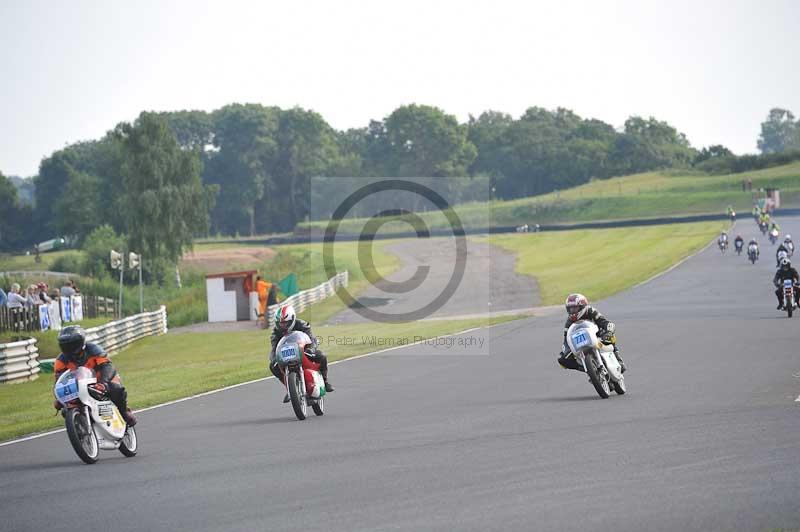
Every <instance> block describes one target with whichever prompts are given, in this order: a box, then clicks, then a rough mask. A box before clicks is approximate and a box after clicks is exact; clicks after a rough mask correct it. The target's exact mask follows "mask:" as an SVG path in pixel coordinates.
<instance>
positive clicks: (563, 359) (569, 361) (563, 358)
mask: <svg viewBox="0 0 800 532" xmlns="http://www.w3.org/2000/svg"><path fill="white" fill-rule="evenodd" d="M558 365H559V366H561V367H562V368H564V369H574V370H576V371H583V368H582V367H581V365H580V364H579V363H578V361H577V360H575V357H572V356H569V355H568V354H565V353H559V355H558Z"/></svg>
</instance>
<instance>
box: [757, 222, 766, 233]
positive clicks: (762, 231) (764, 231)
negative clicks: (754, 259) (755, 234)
mask: <svg viewBox="0 0 800 532" xmlns="http://www.w3.org/2000/svg"><path fill="white" fill-rule="evenodd" d="M758 228H759V229H761V234H762V235H766V234H767V231H769V225H767V222H761V223H760V224H759V226H758Z"/></svg>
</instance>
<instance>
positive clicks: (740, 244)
mask: <svg viewBox="0 0 800 532" xmlns="http://www.w3.org/2000/svg"><path fill="white" fill-rule="evenodd" d="M733 247H734V249H735V250H736V254H737V255H741V254H742V248H743V247H744V241H742V240H737V241H735V242H734V243H733Z"/></svg>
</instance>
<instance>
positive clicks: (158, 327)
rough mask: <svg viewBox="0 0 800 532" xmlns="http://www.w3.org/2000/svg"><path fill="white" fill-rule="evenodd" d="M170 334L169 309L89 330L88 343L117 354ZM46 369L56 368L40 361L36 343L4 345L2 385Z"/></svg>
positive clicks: (0, 361) (0, 366)
mask: <svg viewBox="0 0 800 532" xmlns="http://www.w3.org/2000/svg"><path fill="white" fill-rule="evenodd" d="M166 332H167V309H166V307H163V306H162V307H161V308H160V309H158V310H156V311H153V312H145V313H143V314H136V315H135V316H129V317H127V318H124V319H121V320H117V321H112V322H111V323H107V324H105V325H100V326H98V327H92V328H90V329H86V341H87V342H94V343H96V344H98V345H99V346H100V347H102V348H103V349H104V350H105V351H106V353H108V354H112V353H116V352H117V351H119V350H120V349H122V348H123V347H125V346H127V345H129V344H131V343H133V342H134V341H136V340H139V339H140V338H144V337H146V336H155V335H158V334H164V333H166ZM40 362H41V364H42V366H44V367H46V368H48V369H49V368H52V363H53V359H48V360H42V361H40V360H39V349H38V348H37V347H36V339H34V338H31V339H28V340H23V341H20V342H14V343H11V344H0V383H3V382H23V381H26V380H33V379H35V378H36V377H37V375H38V373H39V371H40V370H41V368H40V367H39V365H40Z"/></svg>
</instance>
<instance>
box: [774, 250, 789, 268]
mask: <svg viewBox="0 0 800 532" xmlns="http://www.w3.org/2000/svg"><path fill="white" fill-rule="evenodd" d="M788 258H789V253H788V252H786V251H784V250H780V251H778V254H777V255H776V256H775V267H776V268H778V267H779V266H780V265H781V261H782V260H783V259H788Z"/></svg>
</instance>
